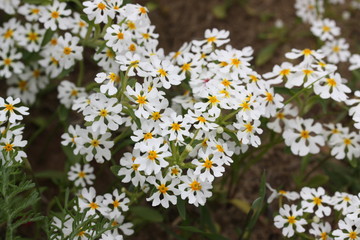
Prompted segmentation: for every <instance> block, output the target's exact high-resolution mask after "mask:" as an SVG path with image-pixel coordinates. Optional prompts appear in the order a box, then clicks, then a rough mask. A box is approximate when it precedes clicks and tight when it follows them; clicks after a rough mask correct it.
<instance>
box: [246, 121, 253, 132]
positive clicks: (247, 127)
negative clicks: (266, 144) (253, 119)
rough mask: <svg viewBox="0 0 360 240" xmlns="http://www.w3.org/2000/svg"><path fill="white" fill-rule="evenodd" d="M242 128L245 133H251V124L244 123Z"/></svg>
mask: <svg viewBox="0 0 360 240" xmlns="http://www.w3.org/2000/svg"><path fill="white" fill-rule="evenodd" d="M244 127H245V131H246V132H252V131H253V129H254V126H253V125H251V123H246V124H244Z"/></svg>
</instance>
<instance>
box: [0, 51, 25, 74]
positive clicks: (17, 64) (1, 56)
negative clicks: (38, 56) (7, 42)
mask: <svg viewBox="0 0 360 240" xmlns="http://www.w3.org/2000/svg"><path fill="white" fill-rule="evenodd" d="M21 58H22V54H21V53H20V52H16V48H10V49H7V50H5V49H4V50H3V49H2V50H1V51H0V77H5V78H9V77H11V75H12V74H13V73H17V74H20V73H22V72H23V70H24V68H25V65H24V64H23V63H22V62H21V61H20V59H21Z"/></svg>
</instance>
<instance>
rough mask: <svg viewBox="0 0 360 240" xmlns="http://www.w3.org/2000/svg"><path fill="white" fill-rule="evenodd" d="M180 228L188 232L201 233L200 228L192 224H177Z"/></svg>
mask: <svg viewBox="0 0 360 240" xmlns="http://www.w3.org/2000/svg"><path fill="white" fill-rule="evenodd" d="M179 228H180V229H181V230H184V231H188V232H195V233H203V231H201V230H200V229H198V228H197V227H193V226H179Z"/></svg>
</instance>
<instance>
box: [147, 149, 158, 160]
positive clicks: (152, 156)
mask: <svg viewBox="0 0 360 240" xmlns="http://www.w3.org/2000/svg"><path fill="white" fill-rule="evenodd" d="M157 158H158V154H157V152H156V151H154V150H151V151H149V152H148V159H150V160H151V161H154V160H155V159H157Z"/></svg>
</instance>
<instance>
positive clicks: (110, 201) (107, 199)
mask: <svg viewBox="0 0 360 240" xmlns="http://www.w3.org/2000/svg"><path fill="white" fill-rule="evenodd" d="M129 202H130V200H129V198H127V197H126V195H125V193H121V194H119V191H118V190H117V189H115V190H114V191H113V193H112V194H110V193H107V194H105V195H104V199H103V201H102V204H103V205H104V207H105V208H104V209H105V210H104V211H105V212H106V216H107V217H108V218H110V219H113V218H117V217H119V216H120V215H122V213H121V212H126V211H128V210H129V207H128V205H127V204H128V203H129Z"/></svg>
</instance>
